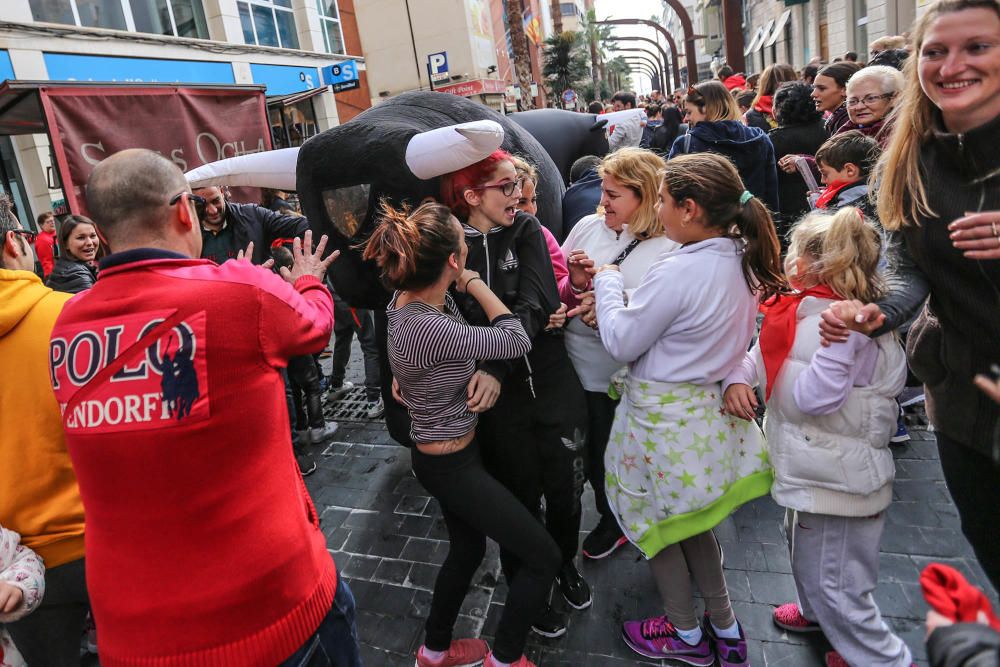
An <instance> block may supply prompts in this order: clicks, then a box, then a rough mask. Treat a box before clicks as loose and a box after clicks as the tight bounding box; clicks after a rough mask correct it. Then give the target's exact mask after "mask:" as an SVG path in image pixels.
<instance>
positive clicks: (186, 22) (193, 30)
mask: <svg viewBox="0 0 1000 667" xmlns="http://www.w3.org/2000/svg"><path fill="white" fill-rule="evenodd" d="M129 4H130V5H131V8H132V20H133V21H134V22H135V29H136V30H137V31H138V32H152V33H156V34H159V35H176V36H177V37H196V38H198V39H208V24H207V23H206V21H205V10H204V9H203V8H202V6H201V1H200V0H130V2H129Z"/></svg>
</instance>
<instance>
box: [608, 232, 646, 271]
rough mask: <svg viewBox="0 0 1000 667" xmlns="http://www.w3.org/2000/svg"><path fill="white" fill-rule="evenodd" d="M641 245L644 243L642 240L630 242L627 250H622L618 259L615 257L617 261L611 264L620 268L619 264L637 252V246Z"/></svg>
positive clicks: (626, 247)
mask: <svg viewBox="0 0 1000 667" xmlns="http://www.w3.org/2000/svg"><path fill="white" fill-rule="evenodd" d="M640 243H642V239H632V240H631V241H630V242H629V244H628V245H627V246H625V249H624V250H622V251H621V253H619V255H618V256H617V257H615V261H613V262H611V263H612V264H614V265H615V266H618V265H619V264H621V263H622V262H624V261H625V258H626V257H628V256H629V255H631V254H632V251H633V250H635V248H636V246H637V245H639V244H640Z"/></svg>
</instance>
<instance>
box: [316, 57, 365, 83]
mask: <svg viewBox="0 0 1000 667" xmlns="http://www.w3.org/2000/svg"><path fill="white" fill-rule="evenodd" d="M357 80H358V63H357V62H356V61H354V60H345V61H343V62H339V63H337V64H336V65H327V66H326V67H324V68H323V85H329V84H331V83H332V84H338V83H347V82H348V81H357Z"/></svg>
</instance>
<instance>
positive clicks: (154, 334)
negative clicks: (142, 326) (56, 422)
mask: <svg viewBox="0 0 1000 667" xmlns="http://www.w3.org/2000/svg"><path fill="white" fill-rule="evenodd" d="M183 319H184V315H183V314H182V313H181V311H180V310H178V311H176V312H174V314H173V315H171V316H170V317H168V318H167V319H165V320H164V321H163V322H160V323H159V324H158V325H156V326H155V327H153V329H152V330H151V331H150V332H149V333H147V334H146V335H145V336H143V337H142V338H140V339H139V340H137V341H136V342H134V343H132V345H130V346H128V347H127V348H125V350H124V351H123V352H122V353H121V354H119V355H118V356H117V357H115V358H114V360H112V362H111V363H110V364H108V365H107V366H105V367H104V368H102V369H101V371H100V372H99V373H98V374H97V375H95V376H94V377H93V378H91V380H90V382H88V383H87V384H85V385H83V386H82V387H80V389H79V390H78V391H77V392H76V393H75V394H73V397H72V398H71V399H69V401H67V403H66V410H65V411H64V412H63V414H65V415H69V414H72V412H73V407H74V406H76V405H78V404H79V403H80V402H81V401H83V400H84V399H85V398H87V397H88V396H90V395H91V394H92V393H94V392H95V391H96V390H97V388H98V387H100V386H101V385H103V384H104V383H105V382H107V381H108V380H109V379H110V378H111V376H112V375H114V374H115V373H117V372H118V371H120V370H121V369H122V368H124V367H125V365H126V364H128V363H129V362H131V361H132V360H133V359H135V357H136V356H138V355H139V354H140V353H143V352H145V351H146V350H147V349H148V348H149V346H150V345H152V344H153V343H154V342H156V341H157V340H158V339H159V338H160V337H161V336H163V335H164V334H165V333H167V332H168V331H170V330H171V329H173V328H174V327H175V326H177V325H178V324H180V323H181V320H183Z"/></svg>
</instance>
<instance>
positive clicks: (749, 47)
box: [743, 28, 764, 56]
mask: <svg viewBox="0 0 1000 667" xmlns="http://www.w3.org/2000/svg"><path fill="white" fill-rule="evenodd" d="M763 32H764V29H763V28H757V32H755V33H754V34H753V39H751V40H750V41H749V42H748V43H747V48H746V49H744V50H743V55H745V56H748V55H750V54H751V53H753V52H754V51H755V50H756V47H757V42H759V41H760V38H761V35H762V34H763Z"/></svg>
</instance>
